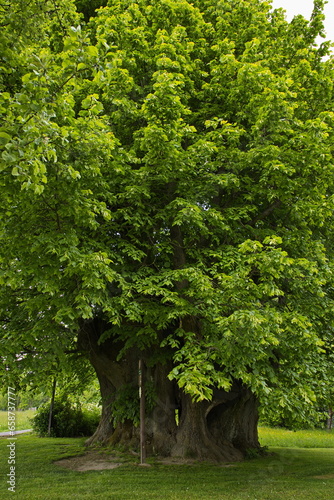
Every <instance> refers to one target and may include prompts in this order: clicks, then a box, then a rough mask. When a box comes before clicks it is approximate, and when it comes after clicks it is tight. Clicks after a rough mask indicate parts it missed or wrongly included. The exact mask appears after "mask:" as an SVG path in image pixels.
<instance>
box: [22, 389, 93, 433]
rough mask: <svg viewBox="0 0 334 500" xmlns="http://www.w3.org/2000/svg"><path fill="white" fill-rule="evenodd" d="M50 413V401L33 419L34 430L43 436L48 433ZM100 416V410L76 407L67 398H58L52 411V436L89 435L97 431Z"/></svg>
mask: <svg viewBox="0 0 334 500" xmlns="http://www.w3.org/2000/svg"><path fill="white" fill-rule="evenodd" d="M49 415H50V403H46V404H44V405H43V406H41V407H40V408H39V410H38V411H37V413H36V415H35V416H34V418H32V419H31V422H32V426H33V429H34V431H35V432H36V433H37V434H38V435H39V436H41V437H42V436H47V435H48V424H49ZM99 417H100V415H99V414H98V412H93V411H88V410H82V409H81V408H80V407H79V406H76V407H75V406H73V405H72V404H71V403H70V402H69V401H68V399H66V398H59V399H56V400H55V402H54V406H53V412H52V425H51V436H52V437H77V436H89V435H90V434H92V433H93V432H94V431H95V429H96V427H97V425H98V423H99Z"/></svg>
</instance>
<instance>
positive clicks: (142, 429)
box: [138, 359, 146, 465]
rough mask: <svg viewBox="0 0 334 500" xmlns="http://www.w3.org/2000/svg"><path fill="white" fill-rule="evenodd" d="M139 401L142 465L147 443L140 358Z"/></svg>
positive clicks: (143, 386) (144, 459) (140, 361)
mask: <svg viewBox="0 0 334 500" xmlns="http://www.w3.org/2000/svg"><path fill="white" fill-rule="evenodd" d="M138 382H139V401H140V465H143V464H145V462H146V445H145V437H146V436H145V434H146V433H145V384H144V362H143V360H142V359H140V360H139V380H138Z"/></svg>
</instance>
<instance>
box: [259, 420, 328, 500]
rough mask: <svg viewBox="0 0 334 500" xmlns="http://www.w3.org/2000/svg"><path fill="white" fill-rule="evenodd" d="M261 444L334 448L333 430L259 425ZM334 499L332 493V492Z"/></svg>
mask: <svg viewBox="0 0 334 500" xmlns="http://www.w3.org/2000/svg"><path fill="white" fill-rule="evenodd" d="M259 437H260V442H261V445H262V446H270V447H272V446H275V447H277V446H280V447H282V446H283V447H286V448H296V447H297V448H334V430H331V431H327V430H313V429H312V430H302V431H288V430H286V429H279V428H275V429H272V428H270V427H259ZM333 499H334V494H333Z"/></svg>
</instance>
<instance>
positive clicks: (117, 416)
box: [111, 382, 156, 427]
mask: <svg viewBox="0 0 334 500" xmlns="http://www.w3.org/2000/svg"><path fill="white" fill-rule="evenodd" d="M144 391H145V410H146V412H147V413H148V414H149V412H150V411H151V410H153V408H154V406H155V399H156V394H155V392H154V387H153V384H151V383H150V382H146V383H145V388H144ZM111 409H112V419H113V425H114V426H116V425H117V424H118V423H124V422H125V421H126V420H130V421H131V422H132V423H133V425H134V426H135V427H138V425H139V423H140V404H139V393H138V387H133V386H131V385H126V386H124V387H122V389H120V390H119V391H118V393H117V396H116V399H115V400H114V401H113V403H112V405H111Z"/></svg>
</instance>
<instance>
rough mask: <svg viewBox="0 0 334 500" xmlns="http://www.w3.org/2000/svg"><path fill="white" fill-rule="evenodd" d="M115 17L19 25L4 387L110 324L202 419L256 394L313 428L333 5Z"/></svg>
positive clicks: (6, 100) (4, 189) (10, 47)
mask: <svg viewBox="0 0 334 500" xmlns="http://www.w3.org/2000/svg"><path fill="white" fill-rule="evenodd" d="M105 3H106V2H104V3H103V2H100V3H97V5H96V6H97V7H98V6H101V8H100V9H98V10H97V11H96V12H95V13H94V16H92V17H91V18H90V20H88V18H89V16H90V15H92V12H90V11H89V10H85V6H86V4H87V2H73V1H72V0H67V2H66V3H65V2H58V3H57V2H42V3H41V2H38V1H37V0H35V1H33V2H27V3H26V5H25V2H21V1H20V2H19V1H17V2H11V5H10V6H8V7H6V6H1V18H2V20H3V21H2V26H3V30H2V33H1V35H0V36H1V39H2V41H3V42H4V44H3V46H4V47H5V50H4V53H3V57H2V66H3V67H2V77H1V78H2V80H1V90H2V94H1V107H2V112H3V118H2V123H1V129H0V143H1V148H2V153H1V161H2V162H1V180H0V182H1V187H0V189H1V194H2V204H1V208H0V248H1V260H0V271H1V277H0V279H1V291H0V307H1V324H2V327H1V339H0V342H1V356H2V357H3V360H4V362H5V364H6V365H7V366H8V367H9V368H10V370H9V372H6V373H5V375H8V373H10V374H13V376H14V374H15V366H16V367H18V370H22V367H26V369H27V370H28V371H29V372H31V371H36V372H38V371H39V370H41V371H43V370H44V368H45V364H48V363H49V362H51V361H48V360H49V359H50V360H51V359H54V358H57V359H64V356H65V355H66V352H68V351H71V350H73V349H75V346H76V343H77V340H78V335H79V332H80V329H82V328H83V325H85V324H88V323H89V322H92V321H95V320H99V321H103V323H104V325H106V326H105V327H104V328H103V331H102V332H101V334H99V339H98V345H100V346H102V347H103V345H104V343H107V342H108V341H110V340H111V339H112V340H113V342H117V346H118V351H117V359H118V360H120V359H122V355H123V356H126V353H127V352H129V350H131V349H137V350H138V352H140V351H142V352H145V353H146V359H147V364H151V365H154V364H156V363H158V362H159V363H162V362H163V361H165V362H166V360H168V363H170V370H169V372H168V377H169V379H170V380H175V381H176V382H177V384H178V386H179V387H180V389H181V390H182V391H183V392H185V393H187V394H190V395H191V397H192V398H193V400H195V401H197V402H199V401H202V400H209V401H210V399H212V397H213V393H214V390H215V389H218V390H222V391H226V392H229V391H230V390H232V388H233V384H234V383H235V381H238V382H240V383H241V384H243V386H245V387H247V388H248V389H249V390H251V391H252V393H253V394H255V395H257V397H259V398H260V399H262V400H263V401H268V402H273V401H276V402H278V403H279V404H280V405H281V406H282V407H284V408H286V411H287V412H291V413H295V414H298V415H299V417H300V418H306V414H307V411H308V409H309V407H310V404H311V403H313V402H314V401H315V399H316V396H317V395H318V396H319V397H320V396H321V394H322V393H323V392H324V391H325V387H326V386H327V385H328V377H329V376H330V375H329V368H328V367H329V361H328V360H329V355H330V353H331V352H332V349H333V337H332V328H333V305H334V304H333V290H332V286H333V243H332V230H333V201H334V198H333V196H334V175H333V173H334V166H333V144H334V141H333V134H334V113H333V111H332V109H333V59H332V56H331V53H330V44H329V42H324V43H322V44H321V45H320V46H317V45H316V41H315V40H316V37H317V36H318V35H319V33H320V34H321V33H322V30H323V24H322V21H323V13H322V9H323V3H324V2H323V1H322V0H316V1H315V3H314V10H313V15H312V17H311V20H310V21H307V20H306V19H304V18H303V17H302V16H296V17H295V18H294V19H293V20H292V21H291V23H288V22H287V21H286V19H285V16H284V12H283V11H282V10H281V9H278V10H272V8H271V3H270V2H269V1H268V2H267V1H261V0H247V1H246V0H245V1H239V0H195V1H194V2H192V3H190V2H188V1H187V0H155V1H153V2H152V1H150V2H148V1H147V0H138V1H136V2H135V1H129V0H110V1H109V2H108V3H107V5H106V6H105V5H104V4H105ZM75 4H76V5H77V7H78V9H79V10H80V9H81V11H82V12H83V13H84V14H85V16H86V17H85V18H83V16H82V14H80V12H78V11H77V10H76V5H75ZM22 5H23V7H22ZM21 9H24V10H21ZM17 12H20V13H21V17H19V18H18V17H17ZM27 14H29V15H27ZM18 19H21V20H23V19H24V20H25V22H24V26H22V24H21V22H18ZM84 19H86V22H85V20H84ZM80 23H81V24H80ZM105 345H106V344H105ZM148 353H149V354H148Z"/></svg>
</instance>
